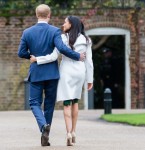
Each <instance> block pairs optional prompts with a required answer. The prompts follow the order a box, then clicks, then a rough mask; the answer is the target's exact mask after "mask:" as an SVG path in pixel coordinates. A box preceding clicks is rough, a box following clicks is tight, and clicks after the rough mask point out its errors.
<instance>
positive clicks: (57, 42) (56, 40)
mask: <svg viewBox="0 0 145 150" xmlns="http://www.w3.org/2000/svg"><path fill="white" fill-rule="evenodd" d="M54 44H55V47H56V48H57V49H58V51H59V52H60V53H62V54H64V55H65V56H67V57H69V58H71V59H74V60H79V59H80V54H79V53H77V52H75V51H73V50H72V49H70V48H68V47H67V46H66V45H65V44H64V43H63V41H62V38H61V30H60V29H58V30H57V31H56V33H55V35H54Z"/></svg>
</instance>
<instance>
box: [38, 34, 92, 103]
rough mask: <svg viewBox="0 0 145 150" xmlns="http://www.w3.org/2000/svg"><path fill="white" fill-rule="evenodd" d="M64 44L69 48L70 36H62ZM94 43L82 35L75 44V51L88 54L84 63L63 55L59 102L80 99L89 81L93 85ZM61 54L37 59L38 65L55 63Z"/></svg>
mask: <svg viewBox="0 0 145 150" xmlns="http://www.w3.org/2000/svg"><path fill="white" fill-rule="evenodd" d="M62 40H63V42H64V43H65V44H66V45H67V46H68V47H70V46H69V44H68V36H66V35H62ZM91 46H92V43H91V40H90V39H89V41H88V42H87V41H86V38H85V37H84V36H83V35H82V34H80V35H79V36H78V38H77V40H76V42H75V44H74V50H75V51H76V52H78V53H83V52H86V59H85V61H84V62H82V61H75V60H72V59H70V58H68V57H66V56H64V55H62V60H61V63H60V67H59V69H60V79H59V82H58V88H57V101H64V100H71V99H80V98H81V93H82V87H83V84H84V82H85V79H86V80H87V83H93V69H94V68H93V62H92V49H91ZM58 54H59V52H58V51H57V49H55V50H54V51H53V53H52V54H50V55H46V56H40V57H36V59H37V64H38V65H40V64H44V63H49V62H52V61H55V60H56V59H57V58H58Z"/></svg>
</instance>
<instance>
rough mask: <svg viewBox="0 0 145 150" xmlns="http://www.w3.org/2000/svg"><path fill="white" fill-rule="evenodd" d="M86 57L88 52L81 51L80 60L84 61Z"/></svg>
mask: <svg viewBox="0 0 145 150" xmlns="http://www.w3.org/2000/svg"><path fill="white" fill-rule="evenodd" d="M85 58H86V53H85V52H84V53H80V59H79V61H84V60H85Z"/></svg>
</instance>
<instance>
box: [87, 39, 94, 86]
mask: <svg viewBox="0 0 145 150" xmlns="http://www.w3.org/2000/svg"><path fill="white" fill-rule="evenodd" d="M91 47H92V42H91V40H90V39H89V43H88V44H87V51H86V59H85V64H86V69H87V72H86V80H87V83H93V74H94V66H93V61H92V48H91Z"/></svg>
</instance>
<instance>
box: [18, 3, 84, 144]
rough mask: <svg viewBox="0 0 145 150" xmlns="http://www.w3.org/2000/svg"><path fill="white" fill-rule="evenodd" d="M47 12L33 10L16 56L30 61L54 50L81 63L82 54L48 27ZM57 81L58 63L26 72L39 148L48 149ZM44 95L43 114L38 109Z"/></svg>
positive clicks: (39, 8) (45, 9)
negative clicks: (34, 19)
mask: <svg viewBox="0 0 145 150" xmlns="http://www.w3.org/2000/svg"><path fill="white" fill-rule="evenodd" d="M50 14H51V12H50V8H49V6H48V5H45V4H41V5H39V6H37V8H36V16H37V18H38V22H37V23H36V24H35V25H34V26H32V27H30V28H27V29H25V30H24V32H23V34H22V37H21V42H20V45H19V49H18V56H19V57H21V58H25V59H30V57H31V55H34V56H36V57H37V56H45V55H47V54H50V53H52V52H53V49H54V47H56V48H57V49H58V50H59V51H60V53H62V54H64V55H66V56H67V57H70V58H72V59H74V60H76V61H83V60H84V59H85V54H83V53H82V54H79V53H77V52H75V51H73V50H71V49H69V48H68V47H67V46H65V45H64V44H63V42H62V39H61V30H60V29H59V28H57V27H55V26H52V25H50V24H48V22H49V19H50ZM58 79H59V70H58V62H57V61H54V62H52V63H47V64H43V65H37V63H32V64H31V65H30V69H29V76H28V80H29V82H30V97H29V103H30V108H31V110H32V112H33V114H34V116H35V118H36V120H37V123H38V126H39V129H40V131H41V132H42V135H41V145H42V146H50V143H49V132H50V127H51V122H52V117H53V112H54V106H55V100H56V92H57V84H58ZM43 92H44V95H45V97H44V111H43V110H42V108H41V105H42V102H43V98H42V95H43Z"/></svg>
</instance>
